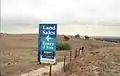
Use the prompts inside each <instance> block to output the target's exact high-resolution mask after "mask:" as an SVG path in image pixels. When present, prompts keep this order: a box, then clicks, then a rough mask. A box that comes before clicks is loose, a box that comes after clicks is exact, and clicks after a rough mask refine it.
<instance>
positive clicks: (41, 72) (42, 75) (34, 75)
mask: <svg viewBox="0 0 120 76" xmlns="http://www.w3.org/2000/svg"><path fill="white" fill-rule="evenodd" d="M62 67H63V62H59V63H57V64H56V65H53V66H52V73H53V72H56V71H59V70H60V69H61V68H62ZM49 69H50V66H45V67H44V68H40V69H38V70H33V71H31V72H29V73H25V74H22V75H21V76H46V75H47V76H48V74H49Z"/></svg>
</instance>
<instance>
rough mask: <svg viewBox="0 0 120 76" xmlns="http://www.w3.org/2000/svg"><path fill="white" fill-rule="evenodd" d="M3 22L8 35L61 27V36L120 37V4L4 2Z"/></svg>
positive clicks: (107, 0) (98, 0)
mask: <svg viewBox="0 0 120 76" xmlns="http://www.w3.org/2000/svg"><path fill="white" fill-rule="evenodd" d="M1 19H2V26H1V27H2V29H1V31H2V32H6V33H38V25H39V24H40V23H57V24H58V34H72V35H73V34H77V33H79V34H80V35H85V34H87V35H91V36H120V0H1Z"/></svg>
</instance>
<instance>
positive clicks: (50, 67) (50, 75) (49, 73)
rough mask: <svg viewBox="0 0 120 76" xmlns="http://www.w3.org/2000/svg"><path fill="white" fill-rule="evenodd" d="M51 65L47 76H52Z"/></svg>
mask: <svg viewBox="0 0 120 76" xmlns="http://www.w3.org/2000/svg"><path fill="white" fill-rule="evenodd" d="M51 74H52V64H50V72H49V76H52V75H51Z"/></svg>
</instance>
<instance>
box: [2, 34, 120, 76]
mask: <svg viewBox="0 0 120 76" xmlns="http://www.w3.org/2000/svg"><path fill="white" fill-rule="evenodd" d="M69 37H70V36H69ZM57 41H58V42H66V43H69V44H70V45H71V46H72V51H73V53H74V50H75V48H79V47H81V46H84V47H85V49H84V51H85V56H84V57H82V58H83V60H81V57H78V58H76V59H75V60H74V61H72V62H71V66H72V67H71V69H72V70H71V73H70V70H69V69H68V71H67V73H62V71H60V72H58V73H56V74H55V76H59V73H62V74H63V76H69V75H70V74H75V75H73V76H80V75H81V76H88V75H87V74H86V75H85V72H86V70H83V72H81V70H80V67H78V66H80V64H81V66H82V65H83V64H84V66H85V67H84V68H85V69H86V68H87V67H90V66H94V64H97V60H98V59H99V58H101V57H102V55H103V57H104V56H105V57H106V56H107V55H108V57H109V58H110V59H112V58H113V54H115V56H116V58H118V59H116V58H114V59H116V60H117V61H118V63H116V64H120V62H119V60H120V58H119V56H120V48H119V47H120V44H117V43H110V42H103V41H96V40H83V39H75V38H74V37H70V40H69V41H64V39H63V36H59V37H58V38H57ZM37 46H38V36H37V35H36V34H27V35H1V36H0V64H1V66H0V68H1V69H0V72H1V75H2V76H19V75H20V74H22V73H26V72H29V71H32V70H35V69H38V68H41V67H44V66H45V65H46V64H40V65H39V64H38V62H37V52H38V51H37V50H38V48H37ZM96 51H97V52H99V53H97V54H96ZM93 54H95V55H93ZM109 54H110V55H109ZM64 55H67V56H69V51H59V50H58V51H57V62H59V61H62V60H63V56H64ZM111 55H112V56H111ZM110 59H108V60H107V59H105V60H104V62H105V65H108V64H110V63H109V62H110ZM114 59H113V60H114ZM95 61H96V62H95ZM98 62H99V61H98ZM107 63H108V64H107ZM87 65H88V66H87ZM110 65H111V64H110ZM86 66H87V67H86ZM76 67H77V68H76ZM82 67H83V66H82ZM106 67H107V66H106ZM107 68H108V69H109V68H111V67H107ZM119 68H120V65H119V66H115V69H118V72H120V70H119ZM100 69H103V66H100ZM87 70H88V69H87ZM105 70H106V71H107V69H105ZM88 73H89V71H88ZM92 73H93V71H92ZM92 73H90V74H92ZM111 73H112V72H111ZM60 75H61V74H60ZM89 76H95V75H89ZM101 76H103V75H101ZM104 76H105V75H104ZM106 76H107V75H106ZM108 76H113V75H109V74H108ZM114 76H118V75H117V74H116V75H114Z"/></svg>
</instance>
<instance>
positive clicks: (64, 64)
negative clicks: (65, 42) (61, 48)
mask: <svg viewBox="0 0 120 76" xmlns="http://www.w3.org/2000/svg"><path fill="white" fill-rule="evenodd" d="M65 60H66V56H64V72H65Z"/></svg>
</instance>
